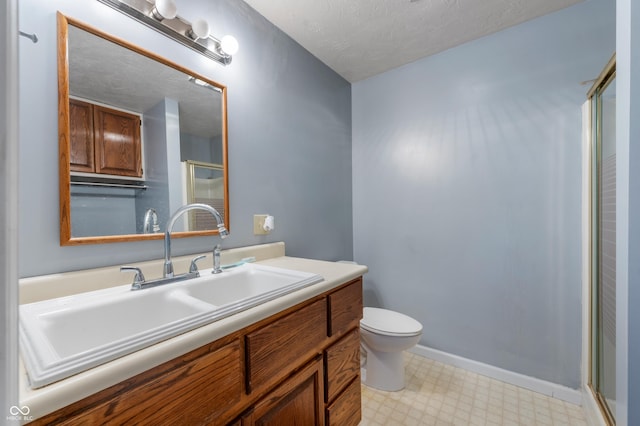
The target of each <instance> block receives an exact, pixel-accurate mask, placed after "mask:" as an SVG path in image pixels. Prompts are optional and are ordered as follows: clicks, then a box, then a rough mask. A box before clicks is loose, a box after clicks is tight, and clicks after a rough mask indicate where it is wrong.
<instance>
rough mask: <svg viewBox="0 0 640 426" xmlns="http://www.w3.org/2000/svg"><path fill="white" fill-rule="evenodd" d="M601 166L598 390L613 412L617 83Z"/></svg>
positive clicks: (606, 104)
mask: <svg viewBox="0 0 640 426" xmlns="http://www.w3.org/2000/svg"><path fill="white" fill-rule="evenodd" d="M599 104H600V108H599V109H600V123H601V127H600V132H599V133H600V144H599V145H600V148H599V151H600V155H599V157H600V161H599V167H598V175H599V179H598V192H599V197H598V199H599V203H598V209H599V215H598V228H599V229H598V246H599V252H600V253H599V256H598V257H599V259H598V281H599V284H598V300H599V303H598V305H599V306H598V308H599V309H598V322H599V327H598V328H599V331H598V334H599V338H598V342H599V344H598V352H599V354H598V379H597V381H598V390H599V392H600V394H601V396H602V398H603V399H604V402H605V403H606V404H607V406H608V408H609V410H610V412H611V413H615V401H616V127H615V124H616V84H615V80H611V82H610V83H609V84H608V85H607V86H606V87H605V88H604V90H603V92H602V93H601V95H600V100H599Z"/></svg>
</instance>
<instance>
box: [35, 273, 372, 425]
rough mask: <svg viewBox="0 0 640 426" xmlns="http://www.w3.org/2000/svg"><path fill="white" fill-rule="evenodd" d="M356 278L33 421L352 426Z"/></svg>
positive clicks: (356, 376)
mask: <svg viewBox="0 0 640 426" xmlns="http://www.w3.org/2000/svg"><path fill="white" fill-rule="evenodd" d="M361 317H362V278H358V279H355V280H353V281H350V282H348V283H346V284H343V285H342V286H340V287H338V288H336V289H334V290H331V291H329V292H327V293H324V294H321V295H318V296H316V297H313V298H311V299H309V300H307V301H305V302H303V303H300V304H299V305H296V306H293V307H291V308H288V309H285V310H284V311H282V312H280V313H277V314H275V315H273V316H271V317H269V318H266V319H264V320H262V321H259V322H257V323H255V324H252V325H250V326H248V327H246V328H244V329H241V330H239V331H237V332H234V333H232V334H230V335H228V336H226V337H224V338H222V339H219V340H217V341H215V342H212V343H211V344H209V345H205V346H203V347H201V348H198V349H196V350H194V351H192V352H190V353H188V354H186V355H183V356H181V357H179V358H176V359H174V360H172V361H169V362H167V363H164V364H161V365H159V366H157V367H155V368H152V369H151V370H148V371H146V372H144V373H142V374H139V375H137V376H135V377H132V378H130V379H128V380H125V381H123V382H121V383H118V384H117V385H115V386H112V387H110V388H108V389H105V390H103V391H101V392H98V393H96V394H94V395H92V396H89V397H87V398H85V399H83V400H81V401H78V402H76V403H74V404H71V405H69V406H67V407H64V408H62V409H60V410H58V411H56V412H54V413H51V414H49V415H47V416H45V417H43V418H40V419H37V420H35V421H34V422H33V424H35V425H51V424H68V425H77V424H88V425H94V424H149V425H165V424H166V425H176V424H185V425H187V424H188V425H200V424H203V425H204V424H206V425H233V426H250V425H265V426H266V425H293V424H295V425H301V426H306V425H309V426H323V425H336V426H337V425H339V426H356V425H357V424H358V423H359V422H360V418H361V400H360V398H361V395H360V334H359V321H360V318H361Z"/></svg>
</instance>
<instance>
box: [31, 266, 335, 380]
mask: <svg viewBox="0 0 640 426" xmlns="http://www.w3.org/2000/svg"><path fill="white" fill-rule="evenodd" d="M322 280H323V278H322V277H321V276H319V275H316V274H311V273H306V272H298V271H292V270H288V269H282V268H274V267H269V266H264V265H256V264H245V265H242V266H239V267H236V268H234V269H230V270H227V271H225V272H223V273H221V274H215V275H214V274H211V269H205V270H202V271H201V276H200V277H199V278H195V279H192V280H188V281H181V282H176V283H172V284H165V285H162V286H158V287H153V288H149V289H144V290H137V291H131V286H130V285H125V286H118V287H113V288H109V289H106V290H99V291H93V292H89V293H82V294H78V295H73V296H68V297H62V298H57V299H51V300H45V301H42V302H36V303H30V304H25V305H21V306H20V349H21V353H22V357H23V360H24V362H25V366H26V368H27V372H28V374H29V380H30V384H31V386H32V387H34V388H37V387H41V386H44V385H47V384H50V383H53V382H55V381H57V380H60V379H63V378H66V377H68V376H70V375H73V374H76V373H79V372H81V371H84V370H87V369H89V368H92V367H95V366H97V365H100V364H102V363H105V362H108V361H111V360H113V359H115V358H118V357H120V356H123V355H126V354H129V353H132V352H134V351H137V350H140V349H142V348H145V347H147V346H150V345H152V344H155V343H158V342H160V341H162V340H165V339H168V338H171V337H174V336H176V335H178V334H181V333H184V332H186V331H189V330H193V329H194V328H197V327H201V326H203V325H206V324H209V323H211V322H213V321H217V320H220V319H222V318H225V317H228V316H230V315H233V314H235V313H237V312H241V311H244V310H246V309H249V308H251V307H254V306H257V305H259V304H261V303H265V302H267V301H269V300H273V299H275V298H277V297H280V296H282V295H285V294H288V293H290V292H293V291H295V290H298V289H300V288H304V287H307V286H309V285H312V284H315V283H318V282H320V281H322Z"/></svg>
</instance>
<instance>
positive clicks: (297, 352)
mask: <svg viewBox="0 0 640 426" xmlns="http://www.w3.org/2000/svg"><path fill="white" fill-rule="evenodd" d="M326 323H327V305H326V302H325V300H324V299H321V300H318V301H316V302H314V303H312V304H310V305H308V306H305V307H303V308H301V309H299V310H297V311H295V312H293V313H291V314H289V315H287V316H285V317H282V318H280V319H278V320H276V321H274V322H272V323H271V324H269V325H266V326H264V327H262V328H260V329H258V330H256V331H254V332H252V333H249V334H247V335H246V341H245V344H246V351H247V369H248V374H247V391H248V392H251V391H252V390H255V389H257V388H259V387H260V386H262V385H265V384H267V383H273V382H276V381H278V380H279V379H281V378H283V377H284V376H286V375H287V374H288V373H289V372H291V371H292V370H293V369H295V368H296V367H298V366H299V365H300V363H301V362H303V361H305V358H306V357H308V355H311V354H313V353H314V352H316V353H320V352H321V350H319V349H318V348H320V347H321V345H322V344H323V343H324V341H325V340H326V338H327V334H326V326H325V324H326Z"/></svg>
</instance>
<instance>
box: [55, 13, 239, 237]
mask: <svg viewBox="0 0 640 426" xmlns="http://www.w3.org/2000/svg"><path fill="white" fill-rule="evenodd" d="M58 38H59V40H58V61H59V64H58V67H59V70H58V79H59V86H58V92H59V93H58V96H59V100H58V101H59V137H60V140H59V144H60V146H59V149H60V164H59V167H60V219H61V222H60V241H61V244H62V245H68V244H87V243H104V242H115V241H133V240H140V239H155V238H158V239H159V238H162V233H163V232H164V227H165V225H166V223H167V220H168V219H169V217H170V216H171V214H172V213H173V212H174V211H176V210H177V209H178V208H179V207H180V206H182V205H184V204H186V203H187V202H196V201H195V200H198V201H197V202H204V203H206V204H210V205H212V207H214V208H215V209H216V210H218V211H219V212H220V214H221V215H222V217H223V218H224V222H225V226H226V227H227V228H228V227H229V219H228V205H229V204H228V203H229V197H228V184H227V176H228V173H227V170H226V164H227V161H226V152H227V132H226V110H225V108H226V88H225V87H224V86H222V85H220V84H217V83H215V82H213V81H211V80H208V79H206V78H205V77H203V76H200V75H197V74H195V73H193V72H191V71H189V70H187V69H185V68H183V67H181V66H179V65H177V64H174V63H171V62H169V61H167V60H165V59H163V58H160V57H158V56H155V55H153V54H151V53H149V52H147V51H144V50H142V49H140V48H137V47H135V46H133V45H130V44H128V43H126V42H124V41H122V40H120V39H116V38H113V37H110V36H108V35H106V34H104V33H101V32H99V31H97V30H95V29H93V28H91V27H88V26H86V25H85V24H82V23H80V22H78V21H75V20H72V19H70V18H67V17H65V16H63V15H61V14H59V15H58ZM65 58H66V59H67V60H65ZM201 175H202V176H201ZM190 200H194V201H190ZM174 230H176V231H185V232H189V233H188V234H184V235H194V234H193V232H196V233H197V234H202V235H208V234H214V233H217V229H216V226H215V224H210V223H208V218H207V221H202V220H199V219H197V218H192V219H190V218H185V221H184V223H182V224H181V223H176V226H175V227H174ZM177 236H180V234H178V235H177Z"/></svg>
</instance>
